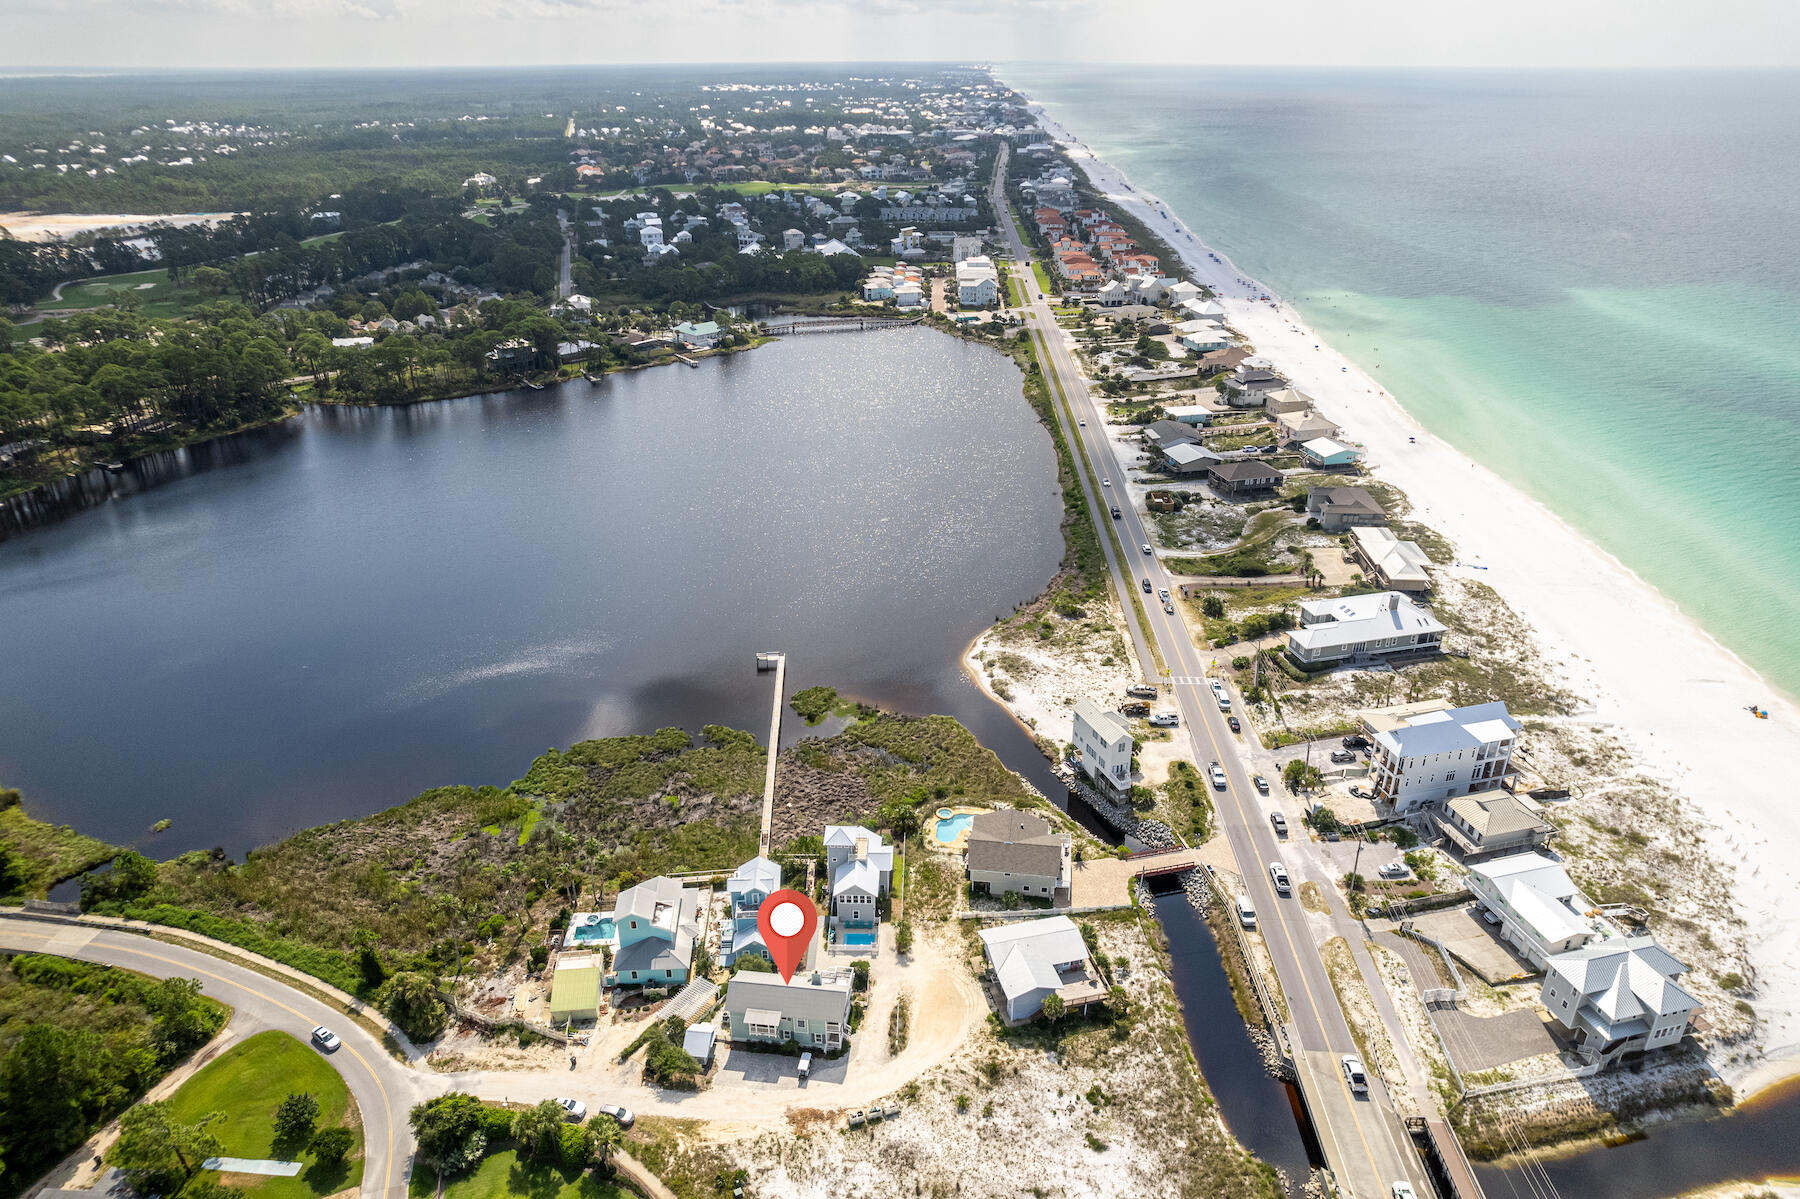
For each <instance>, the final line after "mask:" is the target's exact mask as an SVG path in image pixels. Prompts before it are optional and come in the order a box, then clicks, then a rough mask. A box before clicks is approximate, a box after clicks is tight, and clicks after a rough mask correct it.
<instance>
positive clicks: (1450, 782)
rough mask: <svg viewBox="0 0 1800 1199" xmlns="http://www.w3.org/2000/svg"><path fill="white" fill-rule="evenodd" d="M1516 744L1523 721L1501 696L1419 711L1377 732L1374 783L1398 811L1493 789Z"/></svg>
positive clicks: (1379, 796) (1379, 794) (1509, 768)
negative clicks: (1462, 704)
mask: <svg viewBox="0 0 1800 1199" xmlns="http://www.w3.org/2000/svg"><path fill="white" fill-rule="evenodd" d="M1360 531H1361V530H1358V532H1360ZM1518 742H1519V722H1518V721H1517V720H1515V719H1513V717H1512V715H1511V714H1510V713H1509V712H1507V710H1506V705H1505V704H1503V703H1501V702H1499V701H1497V700H1496V701H1495V702H1493V703H1486V704H1475V705H1472V706H1470V707H1466V708H1449V709H1445V710H1442V711H1437V712H1421V713H1419V714H1417V715H1414V716H1410V717H1405V718H1403V719H1402V720H1401V721H1400V722H1399V723H1397V724H1394V725H1392V726H1391V727H1388V728H1384V729H1382V730H1381V731H1380V732H1377V733H1376V734H1375V736H1374V738H1373V744H1372V746H1371V749H1370V752H1369V756H1370V767H1371V773H1370V776H1369V777H1370V780H1371V785H1372V787H1373V789H1374V792H1375V796H1376V798H1377V799H1383V800H1386V801H1388V802H1389V803H1391V804H1393V805H1394V810H1395V811H1396V812H1411V811H1414V810H1415V809H1417V808H1420V807H1422V806H1424V805H1426V804H1431V803H1437V802H1439V801H1441V800H1446V799H1450V798H1452V797H1454V796H1458V795H1470V794H1473V793H1474V792H1477V791H1491V790H1493V789H1494V788H1495V787H1498V786H1499V785H1500V783H1501V781H1502V780H1503V779H1504V778H1505V777H1506V776H1507V775H1509V774H1511V773H1512V755H1513V750H1514V748H1515V747H1516V746H1517V745H1518Z"/></svg>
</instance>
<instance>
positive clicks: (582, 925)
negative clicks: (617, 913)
mask: <svg viewBox="0 0 1800 1199" xmlns="http://www.w3.org/2000/svg"><path fill="white" fill-rule="evenodd" d="M611 940H613V918H612V917H611V916H600V915H596V914H594V913H591V912H590V913H585V914H582V915H579V916H576V917H575V918H574V919H573V920H571V921H570V922H569V935H568V937H566V938H565V939H564V941H563V944H564V945H597V944H599V943H600V942H602V941H611Z"/></svg>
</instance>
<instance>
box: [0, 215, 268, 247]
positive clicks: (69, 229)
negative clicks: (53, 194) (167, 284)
mask: <svg viewBox="0 0 1800 1199" xmlns="http://www.w3.org/2000/svg"><path fill="white" fill-rule="evenodd" d="M249 215H250V214H249V213H247V212H156V213H142V212H0V229H4V230H6V231H7V232H8V233H10V234H12V235H13V236H14V237H16V238H18V239H19V240H20V241H61V240H62V239H63V238H65V237H74V236H75V235H76V234H79V233H97V232H99V231H100V230H103V229H111V230H113V231H115V232H125V233H136V232H138V231H140V230H142V229H144V228H146V227H148V226H150V225H174V226H176V227H178V228H179V227H182V226H186V225H216V224H218V223H219V222H221V221H229V220H231V219H232V218H233V217H238V216H249Z"/></svg>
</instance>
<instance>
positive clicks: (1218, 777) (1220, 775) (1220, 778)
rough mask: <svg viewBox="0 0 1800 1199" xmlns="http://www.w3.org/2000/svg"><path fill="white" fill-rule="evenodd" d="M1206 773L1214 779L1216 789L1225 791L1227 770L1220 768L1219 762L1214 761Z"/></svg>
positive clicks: (1213, 783)
mask: <svg viewBox="0 0 1800 1199" xmlns="http://www.w3.org/2000/svg"><path fill="white" fill-rule="evenodd" d="M1206 773H1207V775H1208V776H1209V777H1210V778H1211V779H1212V785H1213V789H1214V790H1216V791H1223V790H1224V789H1225V772H1224V771H1223V770H1222V769H1220V768H1219V764H1218V763H1217V762H1214V763H1213V764H1212V766H1211V767H1210V768H1209V769H1208V770H1207V772H1206Z"/></svg>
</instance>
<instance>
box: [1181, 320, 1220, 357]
mask: <svg viewBox="0 0 1800 1199" xmlns="http://www.w3.org/2000/svg"><path fill="white" fill-rule="evenodd" d="M1190 323H1191V324H1193V325H1195V326H1197V327H1196V328H1193V329H1189V328H1188V327H1187V326H1186V325H1183V326H1182V327H1181V330H1182V331H1181V336H1180V338H1179V339H1178V340H1179V341H1180V342H1181V344H1182V345H1183V346H1186V347H1187V349H1188V350H1189V351H1190V352H1192V353H1194V354H1210V353H1212V352H1213V351H1214V350H1223V349H1224V348H1225V347H1227V346H1229V345H1230V344H1231V338H1230V337H1229V336H1228V335H1227V334H1226V333H1225V331H1224V330H1223V329H1221V328H1220V327H1219V326H1217V325H1212V324H1207V323H1206V322H1205V321H1192V322H1190Z"/></svg>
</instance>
